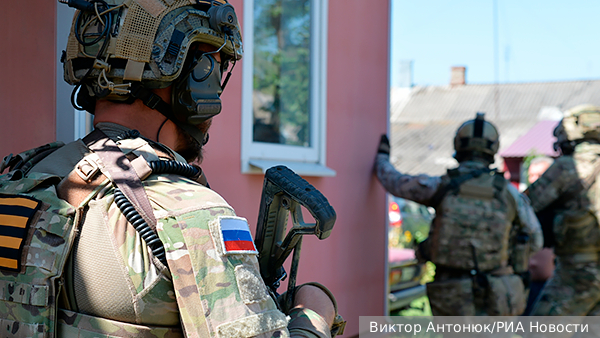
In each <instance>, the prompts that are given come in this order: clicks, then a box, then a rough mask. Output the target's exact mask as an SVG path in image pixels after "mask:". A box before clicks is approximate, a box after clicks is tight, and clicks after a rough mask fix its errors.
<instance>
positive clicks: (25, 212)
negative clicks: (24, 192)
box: [0, 194, 42, 271]
mask: <svg viewBox="0 0 600 338" xmlns="http://www.w3.org/2000/svg"><path fill="white" fill-rule="evenodd" d="M41 205H42V202H41V201H39V200H36V199H35V198H32V197H28V196H20V195H5V194H0V270H10V271H20V270H21V254H22V253H23V246H24V245H25V239H26V238H27V234H28V232H29V226H30V225H31V220H32V219H33V217H34V216H35V212H36V211H37V210H38V209H39V208H40V206H41Z"/></svg>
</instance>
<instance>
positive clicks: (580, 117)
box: [553, 104, 600, 154]
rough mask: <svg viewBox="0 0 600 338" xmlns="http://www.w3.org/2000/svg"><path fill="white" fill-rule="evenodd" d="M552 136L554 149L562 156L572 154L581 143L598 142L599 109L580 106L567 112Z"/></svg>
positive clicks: (599, 127) (599, 126) (599, 138)
mask: <svg viewBox="0 0 600 338" xmlns="http://www.w3.org/2000/svg"><path fill="white" fill-rule="evenodd" d="M553 134H554V137H556V142H555V143H554V148H555V149H556V150H558V148H560V149H561V150H562V153H563V154H570V153H572V152H573V150H574V148H575V146H576V145H577V144H578V143H580V142H581V141H584V140H595V141H600V107H598V106H594V105H591V104H582V105H578V106H575V107H573V108H571V109H569V110H567V111H566V112H565V113H564V116H563V119H562V120H561V121H560V123H559V124H558V125H557V126H556V128H554V133H553Z"/></svg>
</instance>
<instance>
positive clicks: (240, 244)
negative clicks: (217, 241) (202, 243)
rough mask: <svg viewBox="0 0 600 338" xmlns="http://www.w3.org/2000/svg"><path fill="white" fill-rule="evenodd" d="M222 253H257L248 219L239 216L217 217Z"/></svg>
mask: <svg viewBox="0 0 600 338" xmlns="http://www.w3.org/2000/svg"><path fill="white" fill-rule="evenodd" d="M219 228H220V229H221V238H222V244H223V254H225V255H227V254H258V251H257V250H256V247H255V246H254V241H253V240H252V234H251V233H250V227H249V226H248V221H246V220H245V219H244V218H240V217H231V216H227V217H223V216H221V217H219Z"/></svg>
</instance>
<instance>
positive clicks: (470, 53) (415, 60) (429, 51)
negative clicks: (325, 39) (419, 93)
mask: <svg viewBox="0 0 600 338" xmlns="http://www.w3.org/2000/svg"><path fill="white" fill-rule="evenodd" d="M391 4H392V20H391V21H392V22H391V37H390V39H391V51H390V52H391V55H390V62H391V64H390V68H391V69H390V71H391V79H390V81H391V86H392V87H395V86H399V85H400V76H399V74H400V64H401V63H402V62H403V61H409V60H410V61H412V71H413V77H412V79H413V81H412V82H413V84H414V85H421V86H425V85H434V86H438V85H446V84H448V83H449V82H450V69H451V67H452V66H464V67H466V82H467V84H489V83H496V82H498V83H525V82H549V81H572V80H584V79H600V19H599V18H598V15H599V13H600V1H597V0H595V1H592V0H570V1H567V0H544V1H542V0H391ZM494 8H497V11H496V13H497V16H495V15H494ZM494 17H497V20H494ZM494 22H497V25H495V24H494ZM494 26H497V30H494ZM495 32H496V33H495ZM496 37H497V38H496ZM496 41H497V42H496Z"/></svg>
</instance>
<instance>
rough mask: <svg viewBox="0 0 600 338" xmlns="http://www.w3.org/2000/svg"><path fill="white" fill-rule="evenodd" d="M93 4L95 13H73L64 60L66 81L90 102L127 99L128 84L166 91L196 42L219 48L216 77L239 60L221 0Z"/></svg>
mask: <svg viewBox="0 0 600 338" xmlns="http://www.w3.org/2000/svg"><path fill="white" fill-rule="evenodd" d="M92 2H93V3H95V4H96V5H95V6H96V7H97V11H95V12H91V11H77V12H76V14H75V17H74V19H73V24H72V28H71V33H70V35H69V39H68V43H67V49H66V51H65V53H64V55H63V62H64V78H65V81H66V82H68V83H69V84H73V85H77V84H85V87H86V88H85V90H87V91H88V94H89V95H90V96H91V97H92V98H95V99H96V98H107V99H112V100H126V99H128V98H129V95H128V94H129V90H128V88H129V86H128V84H127V82H131V81H139V82H141V83H142V84H143V85H144V87H145V88H148V89H154V88H165V87H167V86H169V85H170V84H171V83H172V82H173V81H174V80H175V79H177V78H178V76H179V75H180V74H181V72H182V68H183V65H184V62H185V60H186V57H187V54H188V51H189V50H190V47H191V45H192V44H193V43H195V42H200V43H206V44H210V45H212V46H214V47H215V48H218V49H219V51H220V52H221V55H222V56H223V58H224V61H223V64H222V65H221V69H220V71H221V72H222V71H223V69H226V68H227V66H228V62H229V61H233V62H235V61H237V60H239V59H241V57H242V55H243V49H242V39H241V34H240V28H239V24H238V20H237V17H236V15H235V11H234V9H233V7H232V6H231V5H230V4H228V3H227V1H226V0H206V1H202V0H170V1H163V0H104V1H102V0H94V1H92ZM98 13H99V14H100V16H99V15H98ZM82 89H84V88H82Z"/></svg>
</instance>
